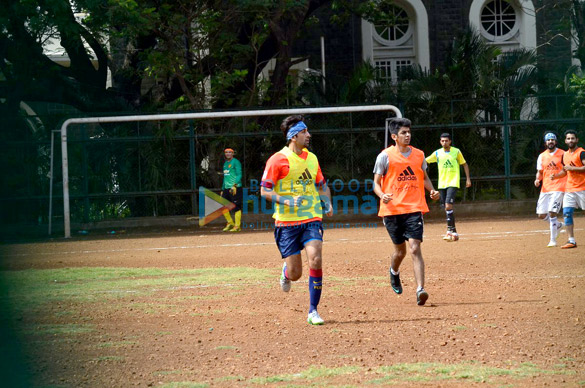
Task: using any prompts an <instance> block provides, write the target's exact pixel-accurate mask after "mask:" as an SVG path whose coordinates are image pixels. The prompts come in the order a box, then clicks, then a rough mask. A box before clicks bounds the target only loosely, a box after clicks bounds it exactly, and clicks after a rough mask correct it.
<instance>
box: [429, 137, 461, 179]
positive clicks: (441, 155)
mask: <svg viewBox="0 0 585 388" xmlns="http://www.w3.org/2000/svg"><path fill="white" fill-rule="evenodd" d="M426 161H427V163H437V165H438V166H439V189H445V188H447V187H457V188H459V181H460V179H461V172H460V168H459V166H461V165H463V164H465V163H466V162H465V159H464V158H463V154H462V153H461V151H459V149H458V148H455V147H451V148H450V149H449V152H445V150H444V149H443V148H440V149H438V150H436V151H435V152H433V153H432V154H431V155H429V156H428V157H427V158H426Z"/></svg>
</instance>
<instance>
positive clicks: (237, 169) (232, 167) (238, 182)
mask: <svg viewBox="0 0 585 388" xmlns="http://www.w3.org/2000/svg"><path fill="white" fill-rule="evenodd" d="M234 186H236V187H242V164H241V163H240V161H239V160H238V159H236V158H232V160H226V161H225V163H224V164H223V186H222V187H221V189H222V190H225V189H229V188H231V187H234Z"/></svg>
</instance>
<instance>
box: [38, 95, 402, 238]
mask: <svg viewBox="0 0 585 388" xmlns="http://www.w3.org/2000/svg"><path fill="white" fill-rule="evenodd" d="M375 111H392V112H394V113H395V114H396V117H398V118H400V117H402V113H401V112H400V110H399V109H398V108H397V107H395V106H394V105H361V106H339V107H329V108H294V109H266V110H244V111H242V110H238V111H225V112H201V113H170V114H156V115H143V116H109V117H80V118H71V119H67V120H65V121H64V122H63V124H62V125H61V162H62V169H63V222H64V226H65V238H70V237H71V213H70V208H69V164H68V163H69V162H68V158H67V127H69V125H71V124H90V123H97V124H99V123H123V122H134V121H170V120H190V119H193V120H197V119H211V118H225V117H251V116H288V115H295V114H314V113H351V112H375ZM385 142H386V144H385V145H386V146H387V145H388V123H387V122H386V138H385ZM52 178H53V177H52V176H51V181H52ZM51 186H52V182H51ZM49 201H50V204H52V203H53V198H52V197H51V198H50V199H49ZM50 207H51V206H50ZM50 225H51V220H50V219H49V228H50V227H51V226H50Z"/></svg>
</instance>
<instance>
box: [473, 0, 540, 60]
mask: <svg viewBox="0 0 585 388" xmlns="http://www.w3.org/2000/svg"><path fill="white" fill-rule="evenodd" d="M469 23H470V24H471V25H472V26H473V27H475V28H476V29H477V30H478V31H479V32H480V33H481V35H482V36H483V37H484V38H485V40H486V41H488V42H490V43H492V44H495V45H498V46H500V47H501V48H502V50H503V51H508V50H514V49H517V48H528V49H534V48H536V12H535V10H534V5H533V4H532V0H473V2H472V3H471V7H470V9H469Z"/></svg>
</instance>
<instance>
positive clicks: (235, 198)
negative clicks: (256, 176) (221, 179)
mask: <svg viewBox="0 0 585 388" xmlns="http://www.w3.org/2000/svg"><path fill="white" fill-rule="evenodd" d="M243 191H244V189H243V188H241V187H238V189H237V190H236V195H233V194H232V192H231V191H230V189H223V190H222V191H221V197H222V198H225V199H227V200H228V201H230V202H232V203H233V204H234V205H236V207H235V208H234V211H236V212H237V211H238V210H242V201H243V197H244V196H243Z"/></svg>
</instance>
